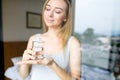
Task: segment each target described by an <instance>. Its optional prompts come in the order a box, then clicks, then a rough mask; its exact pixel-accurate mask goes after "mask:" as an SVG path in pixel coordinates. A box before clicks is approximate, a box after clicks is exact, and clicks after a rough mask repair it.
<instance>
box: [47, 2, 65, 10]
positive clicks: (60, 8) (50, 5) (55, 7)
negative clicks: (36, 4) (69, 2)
mask: <svg viewBox="0 0 120 80" xmlns="http://www.w3.org/2000/svg"><path fill="white" fill-rule="evenodd" d="M46 6H49V7H51V5H49V4H47V5H46ZM55 8H56V9H60V10H62V11H63V9H62V8H60V7H55Z"/></svg>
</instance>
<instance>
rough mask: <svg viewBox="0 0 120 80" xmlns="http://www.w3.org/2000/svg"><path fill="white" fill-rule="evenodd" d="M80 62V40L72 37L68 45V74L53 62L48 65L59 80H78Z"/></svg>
mask: <svg viewBox="0 0 120 80" xmlns="http://www.w3.org/2000/svg"><path fill="white" fill-rule="evenodd" d="M80 64H81V50H80V42H79V40H78V39H76V38H74V39H73V40H72V44H71V47H70V71H71V74H68V73H67V72H66V71H65V70H63V69H62V68H61V67H60V66H59V65H57V64H56V63H55V62H53V63H52V65H49V67H51V68H52V69H53V70H54V71H55V72H56V74H57V75H58V76H59V77H60V78H61V80H80Z"/></svg>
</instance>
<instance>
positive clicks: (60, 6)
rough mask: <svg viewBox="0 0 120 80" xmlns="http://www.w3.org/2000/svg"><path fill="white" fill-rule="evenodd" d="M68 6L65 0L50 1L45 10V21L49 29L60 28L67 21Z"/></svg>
mask: <svg viewBox="0 0 120 80" xmlns="http://www.w3.org/2000/svg"><path fill="white" fill-rule="evenodd" d="M66 9H67V5H66V3H65V2H64V0H50V1H49V2H48V3H47V5H46V8H45V10H44V14H43V17H44V21H45V24H46V25H47V26H48V27H53V28H58V27H59V28H60V27H61V26H62V23H63V21H65V20H66Z"/></svg>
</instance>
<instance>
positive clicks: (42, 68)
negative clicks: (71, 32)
mask: <svg viewBox="0 0 120 80" xmlns="http://www.w3.org/2000/svg"><path fill="white" fill-rule="evenodd" d="M72 38H73V37H72V36H71V37H70V38H69V40H68V43H67V46H66V48H65V50H64V51H63V52H60V53H58V54H49V53H45V55H44V56H45V57H51V58H53V59H54V61H55V62H56V63H57V64H58V65H59V66H60V67H61V68H62V69H64V70H65V71H66V72H68V73H69V70H70V69H69V55H70V44H71V41H72ZM36 40H38V41H39V40H40V34H36ZM30 75H31V80H61V79H60V78H59V76H58V75H57V74H56V73H55V72H54V71H53V70H52V69H51V68H49V67H48V66H46V65H33V66H32V69H31V73H30Z"/></svg>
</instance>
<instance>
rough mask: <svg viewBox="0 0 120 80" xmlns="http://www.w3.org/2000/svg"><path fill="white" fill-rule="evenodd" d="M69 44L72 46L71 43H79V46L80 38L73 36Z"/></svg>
mask: <svg viewBox="0 0 120 80" xmlns="http://www.w3.org/2000/svg"><path fill="white" fill-rule="evenodd" d="M71 45H72V46H73V45H79V46H80V40H79V39H78V38H77V37H75V36H73V39H72V43H71Z"/></svg>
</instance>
